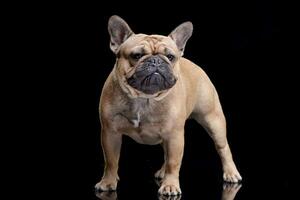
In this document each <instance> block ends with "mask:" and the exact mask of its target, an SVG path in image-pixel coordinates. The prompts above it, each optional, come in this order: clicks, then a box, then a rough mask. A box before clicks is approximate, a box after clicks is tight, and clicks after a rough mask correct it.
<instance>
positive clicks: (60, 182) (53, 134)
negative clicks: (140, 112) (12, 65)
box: [29, 0, 293, 199]
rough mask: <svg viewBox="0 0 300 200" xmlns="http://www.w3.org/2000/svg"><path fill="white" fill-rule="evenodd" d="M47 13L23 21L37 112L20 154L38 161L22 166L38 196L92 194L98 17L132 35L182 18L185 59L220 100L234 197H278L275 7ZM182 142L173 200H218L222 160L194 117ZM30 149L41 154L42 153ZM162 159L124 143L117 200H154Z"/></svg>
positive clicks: (130, 6)
mask: <svg viewBox="0 0 300 200" xmlns="http://www.w3.org/2000/svg"><path fill="white" fill-rule="evenodd" d="M49 6H51V9H49V7H47V5H43V6H41V8H40V10H39V11H38V14H37V15H35V14H34V15H32V16H31V17H32V19H35V21H36V23H34V25H33V26H35V25H36V26H37V27H35V30H38V31H37V33H35V34H34V36H33V37H34V38H35V39H36V41H37V42H36V43H37V44H36V46H35V47H36V52H37V59H36V60H37V64H38V66H39V68H37V69H33V70H34V71H35V73H36V72H38V74H39V75H38V76H35V77H34V79H33V80H34V81H33V83H32V85H34V88H38V89H34V91H33V93H34V95H35V96H37V97H38V98H35V100H34V101H33V102H31V101H30V102H31V104H34V105H33V106H36V107H37V111H36V112H34V115H35V119H36V123H35V128H34V130H35V131H34V132H36V133H38V134H34V135H33V138H34V140H38V142H37V143H35V146H34V147H32V148H31V149H30V150H31V151H30V152H34V153H33V154H37V155H38V156H37V159H36V158H35V159H34V160H35V162H37V163H38V165H35V167H34V168H31V167H29V168H30V170H32V171H35V172H36V171H38V172H37V173H38V174H39V175H40V177H39V178H42V180H43V181H42V182H43V184H45V185H47V186H44V185H43V184H41V180H40V181H36V183H35V184H34V186H35V187H42V188H44V189H45V188H48V190H49V191H48V192H47V193H46V196H52V195H53V196H54V197H56V198H59V197H62V196H64V197H66V198H68V199H74V198H78V199H97V197H96V196H95V194H94V185H95V184H96V183H97V182H98V181H99V180H100V178H101V176H102V172H103V157H102V150H101V147H100V135H99V134H100V128H101V127H100V124H99V117H98V103H99V98H100V92H101V89H102V86H103V84H104V82H105V79H106V77H107V76H108V74H109V73H110V71H111V70H112V68H113V65H114V61H115V60H114V54H113V53H112V52H111V51H110V49H109V35H108V32H107V21H108V19H109V17H110V16H111V15H114V14H116V15H119V16H120V17H122V18H123V19H125V21H127V22H128V24H129V26H130V27H131V28H132V30H133V31H134V32H136V33H146V34H154V33H155V34H162V35H167V34H169V33H170V32H171V31H172V30H173V29H174V28H175V27H176V26H178V25H179V24H180V23H182V22H184V21H191V22H192V23H193V24H194V32H193V35H192V37H191V38H190V40H189V41H188V43H187V46H186V49H185V57H186V58H188V59H190V60H192V61H193V62H195V63H196V64H198V65H199V66H201V67H202V68H203V69H204V71H205V72H206V73H207V74H208V76H209V77H210V78H211V80H212V82H213V83H214V85H215V86H216V88H217V91H218V93H219V96H220V100H221V103H222V106H223V110H224V113H225V116H226V118H227V123H228V140H229V143H230V145H231V149H232V153H233V156H234V160H235V161H236V165H237V167H238V169H239V171H240V173H241V175H242V176H243V184H242V187H241V189H240V191H239V192H238V194H237V196H236V199H275V198H280V199H287V195H288V190H289V188H290V180H291V177H290V173H291V172H290V171H289V170H288V169H289V167H290V166H291V163H290V152H289V141H288V140H289V135H290V133H291V132H292V130H291V127H290V126H289V123H291V121H292V119H290V118H291V117H289V115H287V114H286V113H285V111H286V108H288V109H289V104H292V100H291V101H290V100H289V99H290V93H291V92H290V90H291V88H290V87H288V85H289V83H288V81H291V80H289V79H290V78H289V75H290V74H289V73H290V72H289V71H290V69H289V66H288V65H287V61H286V56H285V54H286V51H287V39H288V38H286V37H284V32H285V31H286V28H285V21H284V20H283V18H282V16H281V14H282V12H283V9H284V8H283V7H281V5H279V4H276V3H274V2H272V1H267V0H264V1H236V2H233V1H230V2H228V1H223V2H216V1H201V2H197V3H188V2H185V1H181V2H180V3H176V2H169V3H167V2H165V3H164V4H163V3H162V1H161V2H146V1H141V2H137V3H129V2H122V3H120V2H107V3H106V4H104V3H99V2H98V3H87V2H86V3H64V4H55V5H49ZM45 13H46V14H45ZM45 15H46V16H45ZM39 16H45V17H43V18H41V19H39ZM35 36H36V37H35ZM292 81H293V80H292ZM288 122H289V123H288ZM41 133H42V134H41ZM185 139H186V146H185V154H184V158H183V164H182V168H181V187H182V190H183V196H182V199H195V198H199V199H220V198H221V193H222V171H221V163H220V161H219V158H218V156H217V154H216V151H215V149H214V145H213V143H212V141H211V140H210V138H209V137H208V135H207V134H206V132H205V131H204V129H203V128H201V126H200V125H198V124H196V123H195V122H194V121H187V123H186V138H185ZM38 149H45V151H43V153H42V155H40V152H39V150H38ZM162 161H163V152H162V150H161V148H160V146H146V145H140V144H137V143H135V142H134V141H132V140H131V139H129V138H124V143H123V147H122V154H121V160H120V170H119V175H120V178H121V181H120V183H119V189H118V198H119V199H158V198H157V190H158V186H156V184H155V182H154V179H153V174H154V172H155V171H156V170H157V169H159V167H160V165H161V164H162ZM39 166H44V167H46V168H45V170H40V168H39ZM48 179H49V181H48ZM45 180H46V181H45ZM50 180H51V181H52V180H54V184H52V182H51V181H50ZM45 182H46V183H48V182H49V186H48V184H46V183H45ZM50 182H51V183H50Z"/></svg>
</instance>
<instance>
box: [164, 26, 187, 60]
mask: <svg viewBox="0 0 300 200" xmlns="http://www.w3.org/2000/svg"><path fill="white" fill-rule="evenodd" d="M192 33H193V24H192V23H191V22H184V23H182V24H180V25H179V26H178V27H177V28H175V29H174V30H173V31H172V32H171V33H170V35H169V37H170V38H172V39H173V40H174V42H175V43H176V45H177V48H178V49H179V51H180V53H181V56H182V55H183V52H184V47H185V44H186V42H187V41H188V39H189V38H190V37H191V36H192Z"/></svg>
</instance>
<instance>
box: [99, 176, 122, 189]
mask: <svg viewBox="0 0 300 200" xmlns="http://www.w3.org/2000/svg"><path fill="white" fill-rule="evenodd" d="M117 184H118V181H117V179H106V178H103V179H102V180H101V181H100V182H99V183H97V184H96V185H95V190H97V191H114V190H116V189H117Z"/></svg>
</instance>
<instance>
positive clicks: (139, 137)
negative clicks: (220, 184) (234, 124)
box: [95, 15, 242, 195]
mask: <svg viewBox="0 0 300 200" xmlns="http://www.w3.org/2000/svg"><path fill="white" fill-rule="evenodd" d="M108 32H109V34H110V49H111V50H112V51H113V52H114V54H115V55H116V62H115V65H114V67H113V69H112V71H111V73H110V75H109V76H108V78H107V80H106V82H105V84H104V86H103V89H102V93H101V98H100V105H99V112H100V121H101V145H102V149H103V154H104V160H105V169H104V173H103V177H102V180H101V181H100V182H99V183H97V184H96V186H95V188H96V189H97V190H102V191H109V190H116V187H117V182H118V180H119V177H118V173H117V171H118V161H119V157H120V150H121V144H122V136H123V135H127V136H129V137H131V138H132V139H134V140H135V141H136V142H138V143H141V144H148V145H156V144H161V146H162V147H163V149H164V163H163V164H162V167H161V169H159V170H158V171H157V172H156V173H155V177H156V178H160V179H161V186H160V188H159V190H158V193H159V194H162V195H180V194H181V189H180V184H179V171H180V166H181V161H182V157H183V150H184V125H185V121H186V120H187V119H188V118H192V119H194V120H196V121H197V122H198V123H199V124H201V125H202V126H203V127H204V128H205V130H206V131H207V133H208V134H209V136H210V137H211V138H212V140H213V141H214V144H215V147H216V150H217V152H218V154H219V156H220V158H221V162H222V167H223V179H224V181H226V182H232V183H236V182H239V181H241V180H242V177H241V176H240V174H239V172H238V170H237V168H236V166H235V163H234V161H233V158H232V154H231V151H230V148H229V145H228V141H227V138H226V121H225V117H224V114H223V111H222V107H221V104H220V101H219V97H218V94H217V91H216V89H215V87H214V85H213V84H212V82H211V81H210V79H209V77H208V76H207V75H206V73H205V72H204V71H203V70H202V69H201V68H200V67H199V66H197V65H196V64H194V63H193V62H191V61H190V60H188V59H186V58H184V57H183V53H184V49H185V46H186V43H187V41H188V39H189V38H190V37H191V35H192V32H193V25H192V23H191V22H185V23H182V24H181V25H179V26H178V27H177V28H175V29H174V30H173V31H172V32H171V33H170V34H169V35H168V36H163V35H146V34H134V33H133V31H132V30H131V29H130V27H129V26H128V24H127V23H126V22H125V21H124V20H123V19H121V18H120V17H118V16H116V15H114V16H111V17H110V19H109V22H108Z"/></svg>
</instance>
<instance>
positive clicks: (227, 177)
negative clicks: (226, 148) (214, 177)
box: [223, 167, 242, 183]
mask: <svg viewBox="0 0 300 200" xmlns="http://www.w3.org/2000/svg"><path fill="white" fill-rule="evenodd" d="M223 180H224V181H225V182H228V183H238V182H241V181H242V177H241V175H240V173H239V172H238V170H237V169H236V168H235V167H231V168H228V169H225V170H224V173H223Z"/></svg>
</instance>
